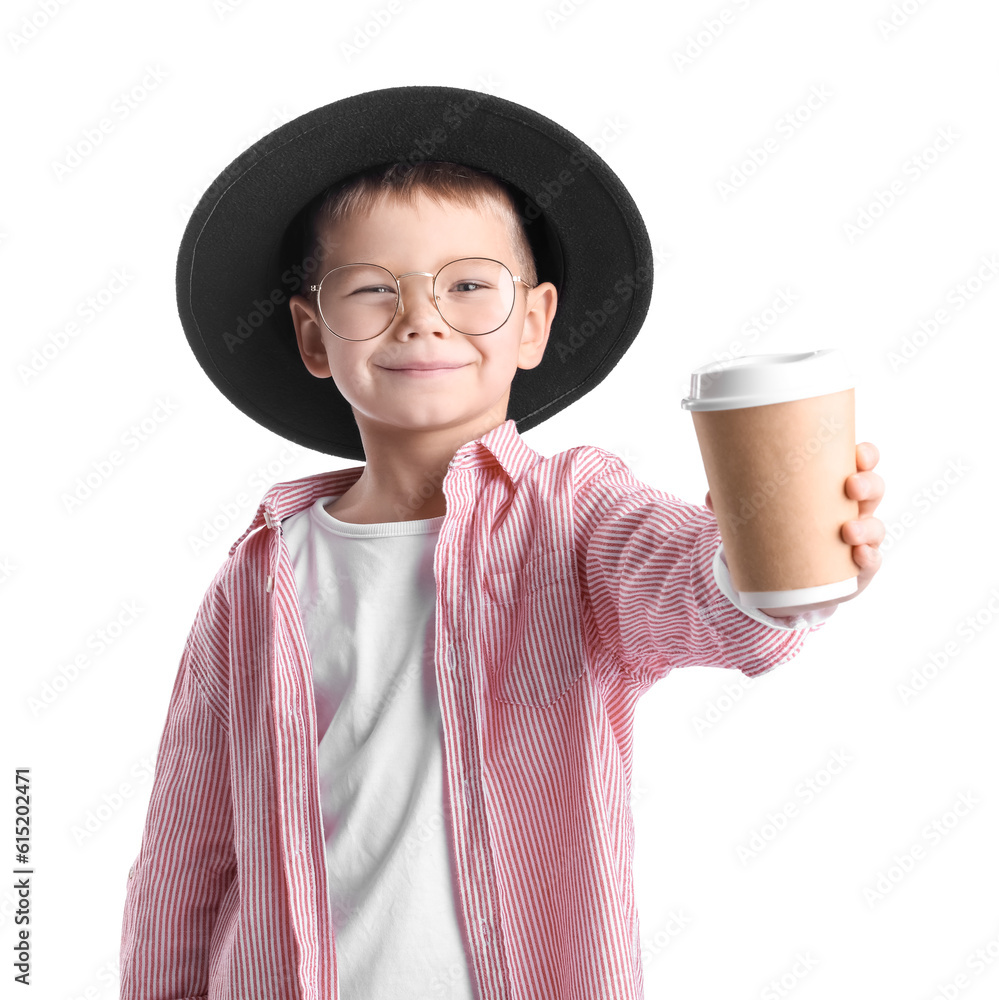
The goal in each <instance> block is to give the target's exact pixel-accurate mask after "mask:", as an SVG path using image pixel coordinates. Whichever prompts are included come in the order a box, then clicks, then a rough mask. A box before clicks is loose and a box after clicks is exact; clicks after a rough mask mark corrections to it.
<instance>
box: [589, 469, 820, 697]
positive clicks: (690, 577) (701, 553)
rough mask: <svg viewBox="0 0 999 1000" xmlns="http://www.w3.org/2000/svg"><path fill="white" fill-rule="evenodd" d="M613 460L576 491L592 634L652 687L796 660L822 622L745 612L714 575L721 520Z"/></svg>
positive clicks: (636, 679)
mask: <svg viewBox="0 0 999 1000" xmlns="http://www.w3.org/2000/svg"><path fill="white" fill-rule="evenodd" d="M605 456H606V459H605V462H604V464H603V465H602V466H601V467H600V468H598V469H597V470H596V471H595V472H594V473H593V474H592V475H590V476H589V477H588V478H586V480H585V481H584V482H582V483H581V484H580V486H579V488H578V490H577V493H576V507H575V509H576V525H575V529H576V557H577V559H576V561H577V567H578V571H579V576H580V585H581V589H582V595H583V602H584V609H585V614H586V618H587V622H586V625H587V628H588V630H589V631H590V633H591V634H594V633H595V636H596V644H597V647H598V649H599V651H600V652H602V653H603V654H604V656H605V657H606V658H607V659H608V660H609V661H610V662H612V663H613V664H614V665H615V669H617V670H618V671H619V672H620V673H622V674H624V675H626V676H627V677H629V678H630V679H631V681H632V683H634V684H636V685H638V686H639V687H643V688H644V687H647V686H648V685H651V684H652V683H654V682H655V681H656V680H658V679H659V678H660V677H663V676H665V675H666V673H668V672H669V670H671V669H672V668H673V667H682V666H688V665H704V666H719V667H727V668H735V669H738V670H741V671H742V672H743V673H745V674H747V675H749V676H756V675H757V674H761V673H763V672H765V671H767V670H770V669H772V668H773V667H775V666H777V665H778V664H780V663H784V662H786V661H787V660H790V659H792V658H793V657H794V656H795V655H796V654H797V653H798V652H799V650H800V649H801V647H802V645H803V643H804V638H805V635H806V634H807V632H809V631H812V630H814V629H816V628H819V627H821V623H820V624H812V623H811V622H810V621H809V620H807V619H806V618H804V617H803V616H794V617H793V618H790V619H789V620H776V619H775V620H773V621H769V622H767V621H762V620H760V619H758V618H756V617H753V616H751V615H749V614H747V613H746V612H745V611H744V610H742V609H741V608H739V607H738V606H737V605H736V604H735V603H734V602H733V601H732V600H731V599H730V598H729V597H728V596H726V595H725V593H724V592H723V591H722V590H721V588H720V587H719V584H718V582H717V580H716V577H715V573H714V569H713V563H714V559H715V555H716V553H717V552H718V549H719V546H720V543H721V533H720V531H719V530H718V522H717V520H716V519H715V516H714V514H713V513H712V512H711V511H710V510H708V509H707V508H706V507H700V506H696V505H694V504H688V503H685V502H684V501H682V500H680V499H679V498H677V497H675V496H673V495H671V494H668V493H664V492H662V491H660V490H656V489H653V488H652V487H651V486H648V485H646V484H645V483H642V482H641V481H639V480H638V479H636V478H635V477H634V476H633V475H632V473H631V471H630V470H629V469H628V467H627V466H626V465H625V464H624V462H623V461H621V459H619V458H617V456H614V455H610V453H605ZM591 642H592V640H591Z"/></svg>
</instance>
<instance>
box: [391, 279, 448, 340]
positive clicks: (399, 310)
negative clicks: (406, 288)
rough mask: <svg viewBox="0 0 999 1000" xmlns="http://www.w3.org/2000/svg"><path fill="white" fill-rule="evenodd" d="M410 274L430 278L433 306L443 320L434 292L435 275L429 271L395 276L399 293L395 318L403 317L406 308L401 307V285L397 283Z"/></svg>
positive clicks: (435, 285) (435, 284) (435, 292)
mask: <svg viewBox="0 0 999 1000" xmlns="http://www.w3.org/2000/svg"><path fill="white" fill-rule="evenodd" d="M411 274H421V275H423V276H424V277H425V278H432V279H433V286H432V288H431V292H432V294H433V296H434V305H435V306H436V308H437V312H439V313H440V316H441V319H444V314H443V313H442V312H441V307H440V306H439V305H438V303H437V290H436V289H437V275H436V274H433V273H431V272H430V271H407V272H406V273H405V274H397V275H396V276H395V285H396V288H397V289H398V291H399V302H398V304H397V305H396V310H395V314H396V316H403V315H405V313H406V307H405V306H404V305H403V302H402V285H400V284H399V282H400V281H401V280H402V279H403V278H408V277H409V276H410V275H411ZM393 318H394V317H393ZM444 322H445V323H447V320H446V319H444ZM386 329H387V327H386ZM382 332H383V333H384V332H385V331H384V330H383V331H382Z"/></svg>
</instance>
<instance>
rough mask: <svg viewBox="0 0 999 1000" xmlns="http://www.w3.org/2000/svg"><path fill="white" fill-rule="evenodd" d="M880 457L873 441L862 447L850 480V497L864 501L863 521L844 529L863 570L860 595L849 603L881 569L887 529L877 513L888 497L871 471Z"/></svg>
mask: <svg viewBox="0 0 999 1000" xmlns="http://www.w3.org/2000/svg"><path fill="white" fill-rule="evenodd" d="M880 457H881V456H880V454H879V452H878V449H877V448H876V447H875V446H874V445H873V444H871V442H870V441H865V442H864V443H863V444H858V445H857V471H856V472H855V473H854V474H853V475H852V476H847V477H846V495H847V496H848V497H849V498H850V499H851V500H859V501H860V505H859V514H860V520H859V521H847V522H846V524H844V525H843V527H842V528H841V529H840V537H841V538H842V539H843V541H844V542H847V543H848V544H849V545H851V546H853V550H852V551H853V561H854V562H855V563H856V564H857V565H858V566H859V567H860V573H859V574H858V576H857V592H856V593H855V594H851V595H850V597H849V598H848V600H853V598H854V597H856V596H857V594H859V593H860V592H861V591H862V590H863V589H864V588H865V587H866V586H867V585H868V584H869V583H870V582H871V580H872V578H873V577H874V574H875V573H877V571H878V570H879V569H880V568H881V551H880V549H879V548H878V546H879V545H880V544H881V543H882V542H883V541H884V537H885V526H884V524H883V522H881V521H879V520H878V519H877V518H876V517H875V516H874V511H875V510H877V507H878V504H879V503H881V498H882V497H883V496H884V495H885V481H884V480H883V479H882V478H881V477H880V476H879V475H878V474H877V473H876V472H873V471H871V470H873V468H874V466H875V465H877V464H878V459H879V458H880Z"/></svg>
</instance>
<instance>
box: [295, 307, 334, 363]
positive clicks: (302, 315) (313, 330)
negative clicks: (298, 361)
mask: <svg viewBox="0 0 999 1000" xmlns="http://www.w3.org/2000/svg"><path fill="white" fill-rule="evenodd" d="M288 308H289V309H290V310H291V321H292V323H294V324H295V339H296V340H297V341H298V353H299V354H301V355H302V361H303V362H304V363H305V367H306V368H308V369H309V371H310V372H312V374H313V375H315V376H316V378H332V377H333V373H332V372H331V371H330V361H329V358H328V357H327V355H326V345H325V344H324V343H323V323H322V320H321V319H319V318H318V317H317V316H316V311H315V309H314V308H313V306H312V303H311V302H310V301H309V300H308V299H307V298H306V297H305V296H304V295H293V296H292V297H291V298H290V299H289V300H288Z"/></svg>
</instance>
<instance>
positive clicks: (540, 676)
mask: <svg viewBox="0 0 999 1000" xmlns="http://www.w3.org/2000/svg"><path fill="white" fill-rule="evenodd" d="M572 558H573V557H572V554H571V553H561V552H545V553H543V554H541V555H535V556H532V557H531V558H530V559H529V560H528V561H527V562H526V563H525V565H524V566H523V568H522V569H520V570H518V571H515V572H502V573H499V572H497V573H487V574H486V576H485V582H484V586H483V594H484V597H485V602H486V611H487V615H486V622H485V632H484V635H483V641H484V643H485V644H486V660H487V662H488V664H489V678H490V685H491V688H492V694H493V697H494V698H495V699H496V700H497V701H500V702H505V703H508V704H512V705H530V706H535V707H539V706H540V707H543V706H546V705H551V704H553V703H554V702H556V701H557V700H558V699H559V698H561V697H562V695H563V694H565V692H566V691H567V690H568V689H569V688H570V687H571V686H572V685H573V684H574V683H575V682H576V681H577V680H579V678H580V677H581V676H582V674H583V671H584V669H585V657H584V655H583V648H582V636H581V634H580V629H579V621H580V614H579V600H578V596H577V584H576V568H575V565H574V564H573V562H572Z"/></svg>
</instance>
